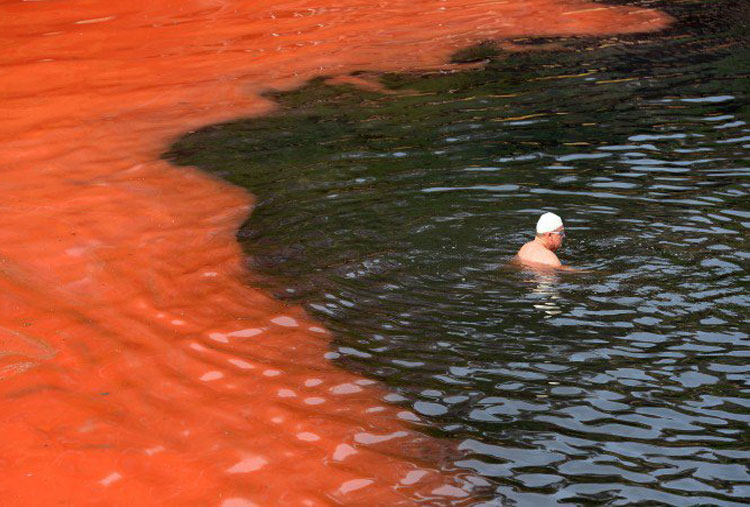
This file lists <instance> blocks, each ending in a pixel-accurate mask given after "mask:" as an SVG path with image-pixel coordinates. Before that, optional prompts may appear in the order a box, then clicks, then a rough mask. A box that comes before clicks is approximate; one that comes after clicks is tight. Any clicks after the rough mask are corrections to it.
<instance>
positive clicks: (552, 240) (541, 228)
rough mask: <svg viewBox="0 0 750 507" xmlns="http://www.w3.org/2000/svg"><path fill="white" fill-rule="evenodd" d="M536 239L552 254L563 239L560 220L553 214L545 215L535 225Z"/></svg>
mask: <svg viewBox="0 0 750 507" xmlns="http://www.w3.org/2000/svg"><path fill="white" fill-rule="evenodd" d="M536 237H537V239H539V240H540V241H542V242H543V243H544V246H545V247H547V248H548V249H550V250H552V251H553V252H554V251H555V250H557V249H558V248H560V247H561V246H562V244H563V238H564V237H565V228H564V227H563V222H562V218H560V217H559V216H557V215H555V214H554V213H549V212H548V213H545V214H544V215H542V216H541V217H539V221H538V222H537V223H536Z"/></svg>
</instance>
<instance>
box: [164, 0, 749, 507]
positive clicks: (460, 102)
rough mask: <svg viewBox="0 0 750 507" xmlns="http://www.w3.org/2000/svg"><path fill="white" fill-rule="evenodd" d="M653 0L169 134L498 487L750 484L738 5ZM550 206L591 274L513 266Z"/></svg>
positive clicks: (283, 266) (673, 497) (738, 489)
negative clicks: (472, 58)
mask: <svg viewBox="0 0 750 507" xmlns="http://www.w3.org/2000/svg"><path fill="white" fill-rule="evenodd" d="M665 7H666V8H669V9H671V12H672V13H673V14H674V15H675V16H676V17H678V18H679V19H681V20H683V22H682V23H681V24H679V25H677V26H676V27H675V28H674V29H672V30H670V31H668V32H666V33H665V34H664V35H661V36H654V37H625V38H619V39H616V38H610V39H597V40H592V39H579V40H568V39H563V40H558V41H554V40H543V41H542V40H529V39H521V40H514V41H513V43H514V44H516V45H526V46H539V45H542V46H543V47H544V48H545V51H529V52H524V53H520V54H513V55H505V54H503V53H502V51H501V53H500V55H499V56H497V57H496V58H495V59H494V60H493V61H492V62H491V63H489V64H488V65H487V68H486V69H485V70H483V71H474V72H467V73H463V74H446V73H443V74H439V73H438V74H428V75H385V76H382V80H383V81H384V82H385V83H386V84H387V85H389V86H390V87H391V88H392V90H393V91H394V92H395V93H390V94H388V95H382V94H378V93H376V92H373V91H372V89H373V88H372V87H369V88H368V89H365V90H363V89H354V88H351V87H347V86H339V87H332V86H327V85H325V84H324V83H321V82H316V83H312V84H311V85H310V86H308V87H307V88H305V89H303V90H302V91H300V92H297V93H289V94H281V95H279V96H277V98H278V99H279V100H280V101H281V103H282V106H283V108H284V111H283V113H282V114H279V115H276V116H275V117H272V118H266V119H261V120H254V121H249V122H236V123H231V124H226V125H220V126H215V127H211V128H208V129H205V130H203V131H200V132H198V133H196V134H194V135H191V136H187V137H185V138H183V139H182V140H180V141H179V142H178V143H177V144H176V145H175V146H174V147H173V149H172V152H171V154H170V155H169V156H170V157H176V158H177V159H178V160H179V161H180V163H184V164H197V165H199V166H200V167H201V168H203V169H205V170H208V171H211V172H213V173H215V174H217V175H219V176H221V177H223V178H225V179H227V180H229V181H231V182H234V183H237V184H241V185H244V186H246V187H247V188H249V189H250V190H251V191H252V192H253V193H254V194H256V195H258V196H259V202H258V206H257V208H256V211H255V213H254V215H253V216H252V218H251V219H250V220H249V221H248V222H247V223H246V224H245V225H244V227H243V228H242V230H241V231H240V233H239V237H240V240H241V241H243V242H244V246H245V248H246V251H247V252H248V255H249V262H250V263H251V265H252V266H253V268H254V269H255V270H257V271H258V272H260V273H261V275H262V276H260V279H259V283H262V284H264V285H265V286H266V287H268V288H269V290H272V291H273V292H274V293H275V294H277V296H279V297H282V298H286V299H288V300H292V301H299V302H302V303H303V304H304V305H305V306H306V308H307V309H308V310H309V311H311V312H312V313H314V314H315V315H316V316H318V317H319V318H320V319H322V320H323V321H324V322H325V323H326V324H327V326H328V327H329V328H330V329H332V330H333V331H334V332H335V334H336V337H337V338H336V342H335V344H334V346H333V349H332V351H331V352H330V353H329V357H332V358H336V359H337V360H338V362H339V363H340V364H342V365H345V366H347V367H348V368H352V369H355V370H356V371H359V372H362V373H364V374H366V375H368V376H371V377H374V378H377V379H380V380H382V381H383V382H384V383H386V384H387V385H389V386H390V387H391V388H392V389H393V391H394V394H393V395H391V400H392V401H397V402H400V403H402V404H403V405H404V406H408V407H410V408H411V409H412V410H413V411H414V412H415V413H417V414H420V415H421V416H423V417H424V419H425V422H426V424H427V426H426V431H430V432H433V433H435V434H439V435H443V436H447V437H451V438H452V439H455V440H456V441H458V442H460V444H459V446H460V449H461V450H462V451H463V453H464V454H463V456H461V457H460V458H457V459H456V460H455V464H456V465H458V466H460V467H462V468H464V469H468V470H471V471H474V472H476V473H477V474H479V475H480V476H482V477H484V478H486V479H488V480H490V481H491V482H492V484H493V488H494V493H493V495H492V497H493V500H492V501H493V502H501V501H508V502H512V501H515V502H519V503H521V504H523V505H547V504H557V503H561V502H572V503H594V504H612V505H625V504H633V503H638V502H643V503H644V504H655V503H664V504H670V505H686V504H688V503H689V504H710V505H740V504H744V503H746V502H747V501H748V500H749V499H750V473H749V471H748V468H747V466H746V464H747V462H748V458H750V453H749V452H748V450H747V438H748V427H749V426H748V422H750V401H749V400H750V397H749V396H748V393H750V369H749V368H748V366H747V359H748V356H750V328H749V327H748V323H747V315H748V314H749V313H750V296H749V295H748V287H749V286H750V277H749V275H748V267H749V262H748V260H749V259H750V243H749V242H748V238H749V237H750V235H748V229H750V207H748V202H750V199H748V191H749V190H750V171H748V157H747V149H748V147H750V136H749V135H748V132H750V130H748V127H747V123H746V122H747V116H748V109H747V103H748V102H747V99H748V88H747V82H748V81H747V79H748V70H749V69H748V66H747V65H748V62H749V61H750V58H749V57H748V56H749V55H748V52H747V47H746V45H745V42H744V41H746V36H747V23H746V21H742V20H747V18H746V17H744V16H746V14H747V10H746V8H747V4H746V3H744V2H742V3H736V2H728V3H723V4H721V5H719V4H711V7H709V6H708V5H703V4H701V3H700V2H681V3H680V4H679V5H674V4H672V3H668V4H666V5H665ZM712 7H713V8H712ZM714 9H715V10H714ZM727 10H728V11H729V12H731V13H732V15H731V16H728V17H727V16H726V15H725V12H726V11H727ZM726 19H729V20H731V21H727V22H726V23H725V21H723V20H726ZM485 49H486V48H485ZM365 77H368V78H372V76H365ZM545 210H554V211H555V212H557V213H558V214H560V215H561V216H562V217H563V219H564V221H565V224H566V232H567V233H568V234H567V238H566V244H565V247H564V248H563V250H561V252H559V254H560V258H561V259H562V260H563V262H565V263H568V264H572V265H575V266H579V267H582V268H587V269H588V270H590V272H585V273H568V272H561V273H558V274H554V275H542V274H535V273H533V272H528V271H526V270H520V269H511V268H506V267H504V266H505V264H506V262H507V261H508V260H510V258H511V257H512V256H513V255H514V254H515V252H516V251H517V249H518V248H519V247H520V246H521V245H522V244H523V243H524V241H526V240H528V239H530V237H531V235H532V231H533V224H534V223H535V221H536V218H537V217H538V216H539V214H540V213H542V212H543V211H545Z"/></svg>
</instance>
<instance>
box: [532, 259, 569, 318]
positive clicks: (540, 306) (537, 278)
mask: <svg viewBox="0 0 750 507" xmlns="http://www.w3.org/2000/svg"><path fill="white" fill-rule="evenodd" d="M529 271H532V270H529ZM530 275H531V276H529V277H528V278H526V279H525V280H524V282H525V283H527V284H529V285H532V286H533V287H534V288H533V289H531V294H533V295H535V296H537V301H536V302H535V303H534V308H536V309H537V310H539V311H541V312H544V315H545V316H547V317H552V316H554V315H559V314H560V313H562V308H561V307H560V306H559V305H558V304H557V300H558V299H560V292H559V291H558V290H557V285H558V284H559V283H560V277H559V276H557V275H556V274H553V273H534V272H533V271H532V272H531V273H530Z"/></svg>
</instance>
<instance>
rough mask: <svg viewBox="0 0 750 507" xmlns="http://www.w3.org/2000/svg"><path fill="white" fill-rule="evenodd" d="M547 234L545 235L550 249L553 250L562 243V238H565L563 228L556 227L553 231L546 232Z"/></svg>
mask: <svg viewBox="0 0 750 507" xmlns="http://www.w3.org/2000/svg"><path fill="white" fill-rule="evenodd" d="M547 235H548V236H547V237H548V238H549V245H550V250H552V251H553V252H554V251H555V250H557V249H558V248H560V247H561V246H562V244H563V239H565V228H564V227H558V228H557V229H555V230H554V231H552V232H548V233H547Z"/></svg>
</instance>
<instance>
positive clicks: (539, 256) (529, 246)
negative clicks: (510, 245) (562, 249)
mask: <svg viewBox="0 0 750 507" xmlns="http://www.w3.org/2000/svg"><path fill="white" fill-rule="evenodd" d="M516 259H517V260H518V262H520V263H521V264H528V265H531V266H545V267H551V268H559V267H561V266H562V263H561V262H560V259H558V258H557V255H555V253H554V252H551V251H549V250H547V249H546V248H544V247H543V246H541V245H539V244H538V243H536V242H535V241H529V242H528V243H526V244H525V245H523V246H522V247H521V249H520V250H519V251H518V254H517V255H516Z"/></svg>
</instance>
